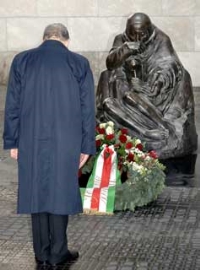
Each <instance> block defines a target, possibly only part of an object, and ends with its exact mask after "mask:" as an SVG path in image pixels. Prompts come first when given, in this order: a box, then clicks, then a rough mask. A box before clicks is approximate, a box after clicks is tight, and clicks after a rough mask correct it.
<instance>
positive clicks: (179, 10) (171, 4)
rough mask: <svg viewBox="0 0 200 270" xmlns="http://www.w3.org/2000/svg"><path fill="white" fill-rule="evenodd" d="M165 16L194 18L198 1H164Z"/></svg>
mask: <svg viewBox="0 0 200 270" xmlns="http://www.w3.org/2000/svg"><path fill="white" fill-rule="evenodd" d="M162 3H163V15H164V16H166V15H167V16H193V15H194V14H195V8H196V0H162Z"/></svg>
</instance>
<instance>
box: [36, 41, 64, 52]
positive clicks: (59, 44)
mask: <svg viewBox="0 0 200 270" xmlns="http://www.w3.org/2000/svg"><path fill="white" fill-rule="evenodd" d="M40 47H42V48H44V47H45V48H52V49H58V48H60V49H61V48H62V49H65V50H68V48H67V47H66V46H65V45H64V44H62V42H60V41H58V40H54V39H48V40H45V41H43V43H42V44H41V45H40Z"/></svg>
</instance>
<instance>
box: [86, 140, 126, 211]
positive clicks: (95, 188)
mask: <svg viewBox="0 0 200 270" xmlns="http://www.w3.org/2000/svg"><path fill="white" fill-rule="evenodd" d="M120 182H121V181H120V173H119V170H118V167H117V153H116V152H115V151H114V147H113V146H107V145H104V146H103V147H102V151H101V152H100V154H99V155H98V156H97V158H96V160H95V163H94V168H93V171H92V174H91V176H90V178H89V181H88V184H87V187H86V188H85V189H83V188H82V189H81V195H82V201H83V209H84V211H85V212H91V213H113V210H114V202H115V187H116V185H117V184H120Z"/></svg>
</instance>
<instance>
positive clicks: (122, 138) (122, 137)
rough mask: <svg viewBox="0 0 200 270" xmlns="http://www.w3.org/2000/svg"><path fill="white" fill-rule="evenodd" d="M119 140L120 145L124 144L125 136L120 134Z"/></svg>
mask: <svg viewBox="0 0 200 270" xmlns="http://www.w3.org/2000/svg"><path fill="white" fill-rule="evenodd" d="M119 140H120V142H121V143H125V142H126V141H127V137H126V135H124V134H121V135H120V136H119Z"/></svg>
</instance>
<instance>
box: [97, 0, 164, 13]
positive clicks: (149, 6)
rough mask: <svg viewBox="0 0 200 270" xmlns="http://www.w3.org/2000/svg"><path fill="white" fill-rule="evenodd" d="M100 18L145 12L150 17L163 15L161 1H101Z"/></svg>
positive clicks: (99, 3) (99, 2)
mask: <svg viewBox="0 0 200 270" xmlns="http://www.w3.org/2000/svg"><path fill="white" fill-rule="evenodd" d="M98 6H99V16H129V15H130V14H132V13H135V12H145V13H147V14H149V15H157V16H159V15H161V14H162V1H160V0H151V1H148V0H126V1H115V0H99V1H98Z"/></svg>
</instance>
